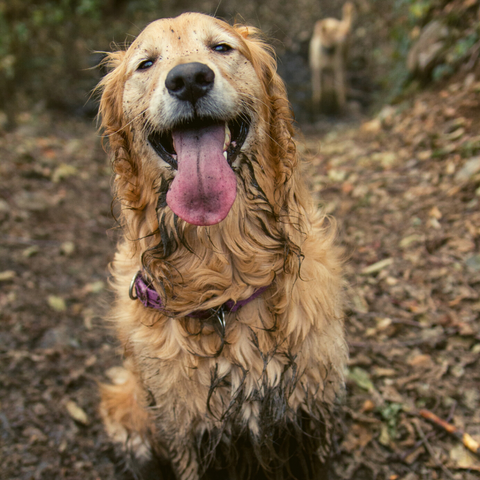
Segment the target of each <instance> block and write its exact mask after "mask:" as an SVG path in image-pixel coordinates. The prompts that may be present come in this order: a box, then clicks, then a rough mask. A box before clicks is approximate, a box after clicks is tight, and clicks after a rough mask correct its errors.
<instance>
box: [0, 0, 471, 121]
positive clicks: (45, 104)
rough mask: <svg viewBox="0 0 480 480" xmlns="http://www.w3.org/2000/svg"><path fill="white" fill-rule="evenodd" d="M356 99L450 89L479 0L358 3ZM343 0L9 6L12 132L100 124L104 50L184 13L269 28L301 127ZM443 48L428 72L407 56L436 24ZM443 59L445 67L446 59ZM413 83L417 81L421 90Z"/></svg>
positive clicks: (353, 51)
mask: <svg viewBox="0 0 480 480" xmlns="http://www.w3.org/2000/svg"><path fill="white" fill-rule="evenodd" d="M354 3H355V6H356V12H357V14H356V21H355V24H354V33H353V38H352V41H351V47H350V61H349V72H348V73H349V75H348V76H349V84H350V91H349V97H350V99H351V100H353V101H355V102H357V103H358V107H359V108H360V109H361V110H362V111H365V110H366V109H368V108H372V106H373V107H375V105H377V104H378V103H379V101H382V100H383V101H384V100H385V99H388V100H389V101H394V100H395V98H399V97H401V95H402V93H404V92H405V91H408V90H409V89H410V90H411V89H412V88H418V87H419V86H423V85H425V83H428V82H429V81H437V82H438V81H442V80H443V79H445V78H447V77H449V76H451V75H453V74H455V73H456V71H457V70H458V68H460V65H463V68H465V66H466V67H467V68H470V69H472V68H474V67H475V66H476V63H477V57H478V54H479V51H480V44H479V37H480V36H479V22H478V0H453V1H450V0H355V2H354ZM342 4H343V0H296V1H287V0H265V1H262V2H258V1H257V0H242V1H241V2H240V1H236V0H223V1H221V0H196V1H195V2H193V1H191V0H106V1H102V0H50V1H48V0H34V1H31V0H0V101H1V105H0V110H2V111H3V115H2V122H1V123H2V124H3V126H4V127H6V128H8V127H12V126H13V125H15V121H16V118H17V114H18V113H19V112H22V111H30V112H31V111H35V110H40V109H50V110H57V111H63V112H68V113H73V114H75V115H83V116H87V117H89V118H93V117H94V115H95V113H96V102H95V99H91V98H90V93H91V91H92V89H93V88H94V86H95V84H96V83H97V82H98V80H99V78H100V77H101V75H102V74H103V73H105V72H102V71H101V69H100V68H98V67H97V66H98V64H99V63H100V61H101V59H102V54H101V53H98V52H101V51H109V50H111V49H112V48H117V47H116V46H120V47H123V46H125V45H128V44H129V42H131V41H132V39H133V38H134V37H135V36H136V35H137V34H138V33H139V32H140V31H141V30H142V29H143V27H144V26H145V25H146V24H147V23H148V22H150V21H152V20H155V19H157V18H160V17H165V16H175V15H178V14H180V13H181V12H184V11H200V12H204V13H208V14H215V15H217V16H218V17H220V18H224V19H225V20H227V21H229V22H233V21H238V22H241V23H248V24H252V25H255V26H257V27H260V28H261V29H262V30H263V31H264V32H266V34H267V36H268V37H269V38H270V39H271V41H272V43H273V44H274V46H275V48H276V50H277V53H278V56H279V71H280V74H281V75H282V77H283V78H284V80H285V81H286V82H287V86H288V88H289V95H290V98H291V100H292V103H293V106H294V110H295V113H296V115H297V119H299V120H300V121H302V120H305V119H307V118H308V117H307V111H308V105H309V98H310V84H309V83H310V75H309V72H308V64H307V58H308V41H309V38H310V35H311V32H312V28H313V24H314V23H315V21H316V20H318V19H319V18H322V17H327V16H335V17H338V16H339V15H340V10H341V6H342ZM434 19H435V20H438V21H439V22H441V27H442V29H443V30H441V34H440V37H441V38H440V41H441V42H442V45H441V47H440V51H439V52H437V54H436V58H435V61H434V62H432V65H430V66H429V68H428V69H427V71H426V72H421V74H418V73H419V72H409V71H408V69H407V66H406V65H407V56H408V52H409V51H410V50H411V47H412V45H413V44H414V43H415V41H416V40H417V39H418V38H419V37H420V35H421V33H422V29H424V28H425V25H428V23H429V22H431V21H432V20H434ZM437 57H438V58H437ZM412 80H413V81H412Z"/></svg>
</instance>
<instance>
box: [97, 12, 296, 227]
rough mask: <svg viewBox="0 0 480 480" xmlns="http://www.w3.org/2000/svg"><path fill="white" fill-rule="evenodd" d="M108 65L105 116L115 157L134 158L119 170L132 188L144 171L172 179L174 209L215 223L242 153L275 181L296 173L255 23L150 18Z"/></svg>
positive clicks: (285, 109)
mask: <svg viewBox="0 0 480 480" xmlns="http://www.w3.org/2000/svg"><path fill="white" fill-rule="evenodd" d="M109 61H110V64H111V65H112V66H113V67H114V68H113V70H112V71H111V72H110V73H109V74H108V75H107V76H106V77H105V78H104V80H103V81H102V83H101V88H102V89H103V93H102V99H101V105H100V113H101V116H102V127H103V129H104V133H105V134H106V136H108V137H109V140H110V144H111V146H112V149H113V151H114V154H115V157H116V158H117V159H118V158H121V159H123V160H126V161H127V162H128V164H129V165H128V168H125V167H121V168H120V167H119V168H117V177H120V180H119V181H120V182H122V178H123V182H124V185H125V189H126V190H128V189H129V188H130V191H131V189H132V187H131V184H132V181H131V178H127V177H131V176H132V175H133V176H135V175H136V176H140V175H142V173H141V172H144V173H143V176H144V177H145V178H146V177H147V173H145V172H148V177H149V178H150V182H152V179H157V180H153V182H154V183H155V182H157V186H158V183H159V181H158V179H160V178H163V179H165V180H166V183H168V192H167V195H166V203H167V205H168V207H169V208H170V209H171V210H172V211H173V213H174V214H176V215H177V216H178V217H180V218H181V219H183V220H185V221H186V222H188V223H190V224H193V225H213V224H216V223H218V222H221V221H222V220H223V219H224V218H225V217H226V216H227V215H228V213H229V211H230V209H231V207H232V205H233V204H234V202H235V198H236V195H237V179H238V175H239V171H240V164H241V162H242V158H245V157H248V158H251V157H252V155H253V156H255V157H258V156H262V155H263V156H265V157H268V158H269V162H270V163H269V164H268V165H262V169H263V170H264V171H266V172H267V173H268V174H270V175H271V176H272V178H273V182H272V183H276V184H278V185H280V184H281V183H282V181H283V182H284V181H285V178H288V177H289V175H290V173H291V172H290V170H291V168H292V166H293V164H294V161H295V160H294V155H293V154H292V152H293V150H294V147H293V144H292V140H291V135H292V127H291V119H290V111H289V106H288V102H287V100H286V95H285V89H284V86H283V83H282V82H281V80H280V79H279V78H278V76H277V74H276V64H275V61H274V59H273V57H272V55H271V52H270V51H269V48H268V47H266V46H265V44H264V43H263V42H262V41H260V40H259V39H258V32H257V31H256V30H255V29H254V28H250V27H231V26H229V25H228V24H226V23H225V22H222V21H220V20H217V19H214V18H212V17H209V16H207V15H202V14H195V13H189V14H183V15H181V16H179V17H177V18H173V19H162V20H158V21H156V22H153V23H151V24H150V25H148V26H147V27H146V28H145V30H143V32H142V33H141V34H140V35H139V36H138V37H137V38H136V40H135V41H134V42H133V43H132V44H131V46H130V47H129V48H128V50H127V51H119V52H115V53H113V54H110V56H109ZM266 150H268V154H266V153H265V151H266ZM128 185H130V187H128ZM152 187H155V185H152ZM137 194H138V195H141V192H140V193H139V192H137ZM121 196H123V197H124V198H125V197H126V196H127V195H125V194H123V195H121ZM127 200H128V198H127ZM132 201H133V200H132Z"/></svg>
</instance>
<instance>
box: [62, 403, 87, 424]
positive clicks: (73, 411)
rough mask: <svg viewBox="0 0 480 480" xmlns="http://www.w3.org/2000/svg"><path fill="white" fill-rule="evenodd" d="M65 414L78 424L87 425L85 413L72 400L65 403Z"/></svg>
mask: <svg viewBox="0 0 480 480" xmlns="http://www.w3.org/2000/svg"><path fill="white" fill-rule="evenodd" d="M65 406H66V408H67V412H68V413H69V415H70V416H71V417H72V418H73V419H74V420H75V421H76V422H78V423H81V424H83V425H88V423H89V420H88V416H87V414H86V413H85V411H84V410H83V409H82V408H80V407H79V406H78V405H77V404H76V403H75V402H74V401H73V400H69V401H68V402H67V403H66V405H65Z"/></svg>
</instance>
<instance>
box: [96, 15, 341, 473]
mask: <svg viewBox="0 0 480 480" xmlns="http://www.w3.org/2000/svg"><path fill="white" fill-rule="evenodd" d="M271 53H272V52H271V51H270V49H269V48H268V47H267V46H266V45H265V44H264V43H263V41H261V40H260V39H259V32H258V31H257V30H256V29H254V28H250V27H245V26H235V27H231V26H229V25H228V24H226V23H224V22H223V21H220V20H217V19H215V18H211V17H209V16H206V15H202V14H196V13H187V14H183V15H181V16H179V17H177V18H169V19H162V20H158V21H156V22H153V23H152V24H150V25H148V26H147V28H146V29H145V30H144V31H143V32H142V33H141V34H140V35H139V36H138V38H137V39H136V40H135V41H134V42H133V43H132V45H131V46H130V47H129V48H128V50H127V51H118V52H114V53H111V54H110V55H109V63H110V66H111V67H112V70H111V71H110V73H108V74H107V75H106V77H105V78H104V79H103V81H102V82H101V84H100V88H101V91H102V98H101V106H100V114H101V118H102V128H103V132H104V135H105V137H106V138H108V140H109V143H110V147H111V150H112V154H113V157H114V159H113V164H114V169H115V173H116V177H115V192H116V196H117V198H118V201H119V204H120V206H121V223H122V226H123V228H124V238H123V240H122V241H121V242H120V244H119V245H118V251H117V253H116V255H115V259H114V262H113V265H112V274H113V285H114V288H115V291H116V302H115V306H114V309H113V313H112V317H111V319H112V322H113V324H114V327H115V329H116V331H117V334H118V338H119V340H120V342H121V345H122V348H123V352H124V356H125V362H124V370H122V371H121V372H120V373H118V372H117V375H115V376H113V381H112V384H110V385H105V386H103V387H102V392H101V393H102V402H101V413H102V417H103V419H104V423H105V426H106V430H107V432H108V433H109V435H110V436H111V438H112V439H113V440H114V441H115V442H117V443H119V444H121V445H123V448H124V450H123V452H124V453H123V454H122V455H123V456H124V458H125V459H126V461H127V463H128V465H129V467H130V468H131V469H132V470H133V471H134V473H135V474H136V475H137V476H138V477H140V476H141V475H142V474H143V473H145V472H148V469H153V468H158V469H159V471H160V473H159V474H158V476H155V477H152V478H177V479H182V480H187V479H188V480H198V479H200V478H202V479H209V478H215V479H227V478H228V479H250V478H274V479H286V478H299V479H300V478H301V479H304V480H305V479H310V478H312V479H313V478H315V479H317V478H318V479H320V478H321V479H324V478H326V473H325V472H326V471H327V460H328V451H329V447H330V442H331V427H332V410H333V405H334V401H335V398H336V396H337V394H338V393H339V391H340V390H341V388H342V385H343V369H344V365H345V361H346V356H347V350H346V345H345V340H344V332H343V318H342V317H343V313H342V303H343V300H342V297H343V294H342V283H343V282H342V277H341V270H342V266H341V263H342V261H341V255H342V253H341V251H340V249H339V247H338V246H337V245H336V243H335V231H334V227H333V226H332V222H329V221H327V220H326V218H325V216H324V215H323V214H321V213H320V212H318V211H317V209H316V208H315V205H314V204H313V202H312V199H311V198H310V196H309V194H308V193H307V190H306V188H305V185H304V184H303V182H302V180H301V176H300V171H299V166H298V158H297V153H296V150H295V144H294V141H293V139H292V135H293V129H292V119H291V113H290V107H289V103H288V101H287V98H286V93H285V87H284V84H283V83H282V81H281V80H280V78H279V77H278V75H277V73H276V63H275V61H274V59H273V57H272V54H271Z"/></svg>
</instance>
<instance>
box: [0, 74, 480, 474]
mask: <svg viewBox="0 0 480 480" xmlns="http://www.w3.org/2000/svg"><path fill="white" fill-rule="evenodd" d="M479 102H480V83H476V82H475V80H474V79H473V78H470V77H467V79H465V80H463V79H462V80H461V81H458V82H457V83H455V82H454V83H451V84H450V85H448V86H445V88H444V89H439V90H437V91H431V92H427V93H423V94H419V95H417V96H416V97H415V98H411V99H410V100H407V101H405V102H404V103H402V104H401V105H397V106H395V107H385V108H384V109H383V110H382V111H381V113H380V114H379V115H378V116H377V117H375V118H373V119H370V120H369V121H364V122H363V123H355V124H352V123H345V124H341V123H340V124H331V125H329V126H328V128H326V129H324V128H320V127H322V126H321V125H317V127H315V126H312V125H310V126H305V127H304V128H302V131H303V136H300V137H299V139H300V140H299V149H300V151H301V153H302V156H303V157H304V159H305V165H304V167H305V170H306V173H307V175H308V178H309V181H310V186H311V188H312V189H313V191H314V192H315V195H316V198H317V200H318V203H319V204H321V205H323V206H324V208H325V209H326V210H327V212H328V213H331V214H332V215H334V216H335V217H336V218H337V220H338V223H339V226H340V229H341V239H342V241H343V243H344V244H345V246H346V248H347V250H348V252H349V262H348V265H347V270H346V272H347V280H348V297H349V300H350V304H349V308H348V312H347V320H346V328H347V332H348V340H349V344H350V351H351V358H350V363H349V369H348V375H347V389H346V397H345V399H344V401H343V404H342V405H341V406H340V407H339V411H338V435H337V438H336V444H335V452H334V453H335V458H334V471H335V478H338V479H355V480H362V479H365V480H373V479H379V480H380V479H388V480H397V479H398V480H401V479H404V480H417V479H418V480H419V479H429V480H430V479H432V480H434V479H452V478H454V479H465V480H470V479H478V478H479V476H480V460H479V457H476V456H475V455H473V454H471V453H469V451H468V450H467V449H466V448H465V446H464V445H463V444H462V441H461V440H459V439H458V438H457V437H455V436H452V435H450V434H449V433H448V432H446V430H445V429H444V428H441V427H439V426H437V425H435V424H433V423H432V422H430V421H428V420H427V419H425V418H424V417H423V416H422V415H421V412H422V409H427V410H428V411H430V412H433V413H435V414H436V415H437V416H438V417H440V418H442V419H443V420H446V421H448V422H450V423H451V424H452V425H455V426H456V427H457V428H458V429H459V430H461V431H464V432H467V433H468V434H470V435H471V436H472V437H473V439H476V440H477V441H478V440H480V408H479V406H480V391H479V385H480V368H479V367H480V298H479V297H480V295H479V287H480V208H479V202H480V157H479V156H477V155H479V154H480V135H479V125H480V117H479V113H478V112H479ZM0 152H1V157H2V161H1V162H0V384H1V389H0V478H1V479H5V480H7V479H8V480H13V479H22V480H27V479H49V480H51V479H75V480H89V479H92V480H96V479H99V480H110V479H112V480H113V479H115V478H123V474H121V469H122V467H121V462H120V463H119V459H118V458H116V457H115V453H114V451H113V449H112V448H111V446H110V445H109V443H108V441H107V438H106V436H105V434H104V433H103V430H102V426H101V424H100V420H99V416H98V413H97V406H98V400H99V397H98V393H97V385H96V382H97V381H99V380H100V381H102V380H105V379H106V378H107V377H108V374H109V373H110V374H111V373H112V370H110V369H112V368H115V367H116V366H118V365H119V364H120V353H119V352H118V351H117V349H116V343H115V340H114V339H113V337H112V336H111V335H110V334H109V331H108V328H107V325H106V324H105V322H104V320H103V318H104V316H105V313H106V311H107V310H108V304H109V301H110V293H109V287H108V280H107V279H108V270H107V265H108V262H109V261H110V260H111V259H112V254H113V251H114V245H115V242H116V239H117V238H118V235H119V232H118V229H117V227H116V224H115V221H114V220H113V217H112V214H111V168H110V166H109V164H108V160H107V158H106V155H105V153H104V152H103V150H102V148H101V142H100V139H99V137H98V135H97V133H96V132H95V128H94V126H93V124H86V123H81V122H78V121H75V120H71V119H68V118H54V117H53V116H51V115H33V114H32V115H25V116H24V118H22V122H21V125H20V127H19V128H18V129H17V130H16V131H14V132H12V133H8V134H7V133H5V134H3V135H1V136H0ZM113 372H114V370H113ZM115 465H119V466H117V467H115Z"/></svg>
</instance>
